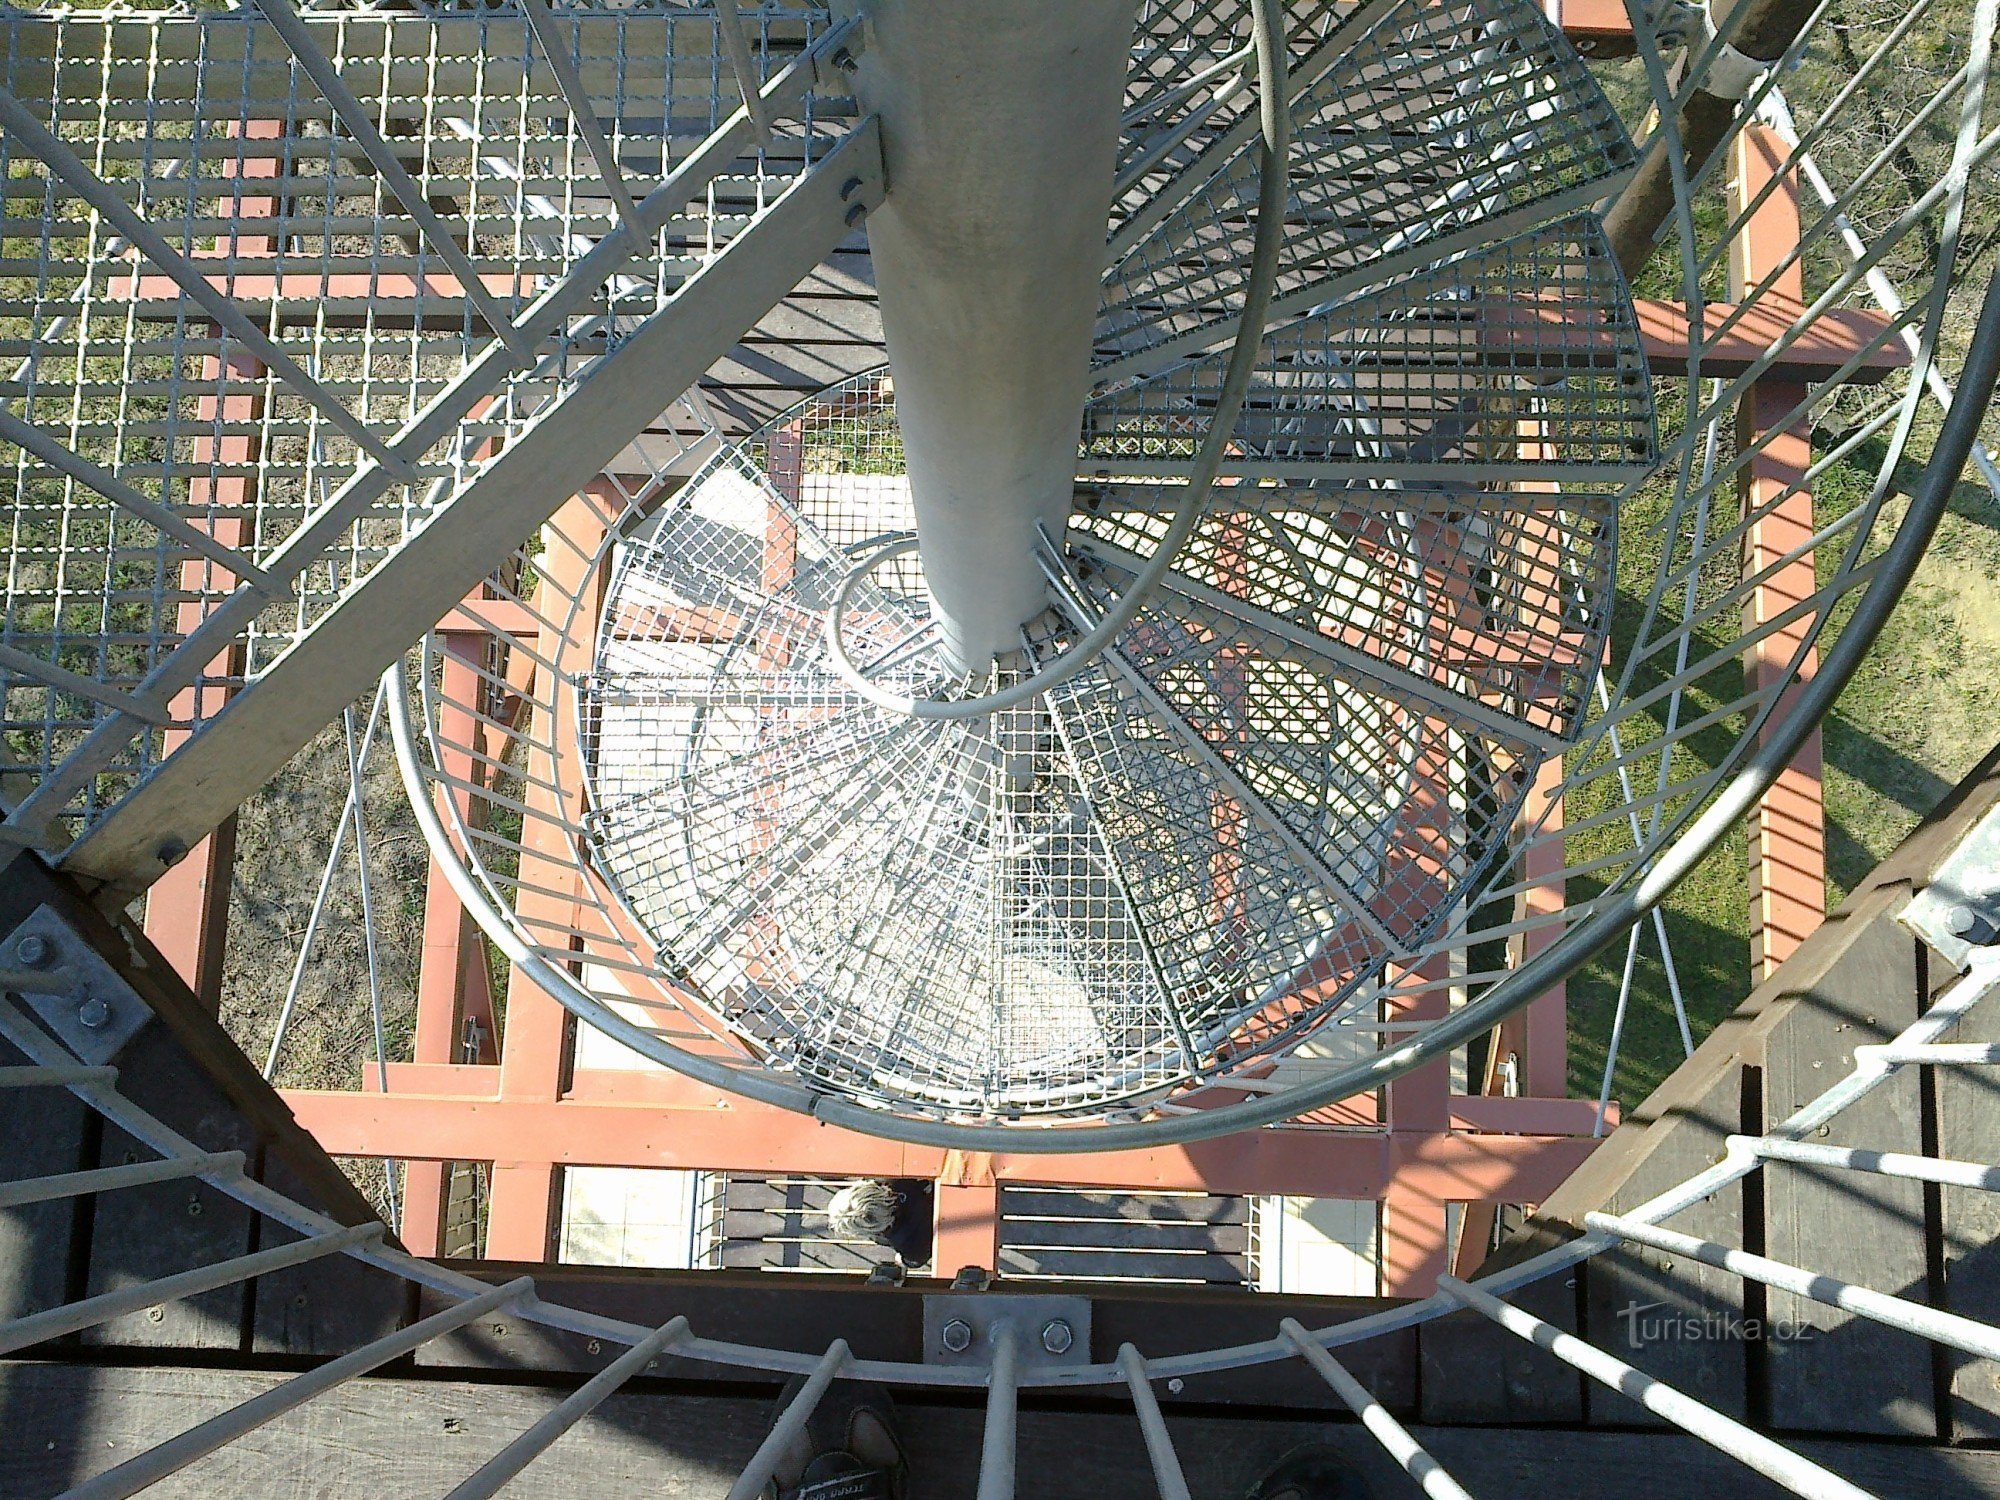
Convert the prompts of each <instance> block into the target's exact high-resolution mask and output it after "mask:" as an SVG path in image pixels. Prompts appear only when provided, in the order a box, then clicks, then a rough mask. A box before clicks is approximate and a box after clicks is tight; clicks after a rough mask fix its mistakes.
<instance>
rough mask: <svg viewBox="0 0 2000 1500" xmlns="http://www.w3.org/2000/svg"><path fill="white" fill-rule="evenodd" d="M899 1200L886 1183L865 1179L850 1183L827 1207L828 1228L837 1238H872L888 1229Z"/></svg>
mask: <svg viewBox="0 0 2000 1500" xmlns="http://www.w3.org/2000/svg"><path fill="white" fill-rule="evenodd" d="M900 1201H901V1200H900V1198H899V1197H898V1195H897V1193H896V1190H895V1189H894V1188H892V1187H890V1186H889V1184H888V1183H886V1182H878V1181H876V1180H875V1179H873V1178H865V1179H863V1180H862V1181H860V1182H854V1183H849V1184H848V1185H847V1186H846V1187H844V1188H842V1189H841V1190H840V1191H839V1192H837V1193H835V1194H834V1195H833V1200H832V1201H831V1202H830V1203H828V1204H827V1206H826V1227H827V1230H828V1231H829V1232H830V1233H831V1234H833V1235H834V1236H835V1237H836V1238H838V1239H844V1240H872V1239H874V1238H876V1236H878V1235H883V1234H887V1233H888V1232H889V1226H890V1225H892V1224H894V1223H895V1222H896V1205H897V1204H898V1203H899V1202H900Z"/></svg>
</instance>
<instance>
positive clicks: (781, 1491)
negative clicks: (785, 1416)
mask: <svg viewBox="0 0 2000 1500" xmlns="http://www.w3.org/2000/svg"><path fill="white" fill-rule="evenodd" d="M805 1383H806V1377H805V1376H803V1375H796V1376H794V1377H792V1381H791V1383H790V1384H789V1385H787V1386H786V1387H785V1389H784V1392H783V1393H782V1394H781V1395H780V1396H779V1397H778V1404H777V1406H776V1407H775V1408H774V1410H773V1413H772V1420H773V1421H774V1422H775V1421H776V1420H777V1413H778V1412H782V1411H783V1410H784V1409H785V1408H786V1407H787V1406H789V1405H791V1403H792V1399H793V1398H794V1397H795V1396H797V1395H798V1393H799V1392H800V1391H801V1390H803V1389H805ZM908 1488H909V1465H908V1464H907V1463H905V1462H904V1460H903V1445H902V1442H901V1441H900V1440H899V1439H898V1438H897V1436H896V1403H895V1401H894V1400H892V1399H891V1398H890V1395H889V1392H888V1390H887V1389H886V1388H885V1387H883V1386H879V1385H875V1384H873V1383H871V1382H868V1381H862V1380H836V1381H835V1382H834V1383H833V1384H832V1385H830V1386H828V1387H827V1391H826V1394H825V1395H824V1396H822V1397H820V1402H819V1405H818V1406H817V1407H815V1408H814V1409H813V1414H812V1418H811V1420H810V1421H808V1422H807V1423H806V1425H805V1430H804V1431H803V1432H801V1433H800V1434H799V1436H798V1438H797V1440H795V1441H794V1442H793V1444H792V1445H791V1447H790V1448H789V1449H787V1450H786V1451H785V1452H784V1453H783V1454H781V1455H780V1456H779V1459H778V1467H777V1469H776V1471H775V1472H774V1473H773V1475H772V1482H771V1484H769V1485H766V1486H765V1489H764V1495H765V1500H904V1495H905V1492H906V1491H907V1489H908Z"/></svg>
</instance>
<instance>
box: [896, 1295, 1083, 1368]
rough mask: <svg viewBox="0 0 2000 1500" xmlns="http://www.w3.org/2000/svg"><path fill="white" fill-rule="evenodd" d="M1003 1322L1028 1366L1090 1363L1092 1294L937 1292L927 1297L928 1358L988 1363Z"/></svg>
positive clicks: (938, 1362)
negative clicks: (1048, 1294)
mask: <svg viewBox="0 0 2000 1500" xmlns="http://www.w3.org/2000/svg"><path fill="white" fill-rule="evenodd" d="M1002 1325H1005V1326H1007V1327H1011V1328H1012V1329H1013V1330H1014V1349H1015V1357H1016V1359H1017V1360H1018V1361H1019V1362H1020V1364H1021V1365H1023V1366H1032V1365H1087V1364H1089V1363H1090V1299H1089V1298H1088V1297H1052V1296H1044V1295H1041V1294H1026V1293H1015V1292H932V1293H929V1294H928V1295H926V1296H925V1298H924V1363H925V1364H927V1365H981V1366H984V1365H987V1364H990V1363H991V1362H992V1359H993V1340H994V1337H995V1336H996V1335H997V1334H998V1332H999V1330H1000V1328H1001V1327H1002Z"/></svg>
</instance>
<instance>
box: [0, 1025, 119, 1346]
mask: <svg viewBox="0 0 2000 1500" xmlns="http://www.w3.org/2000/svg"><path fill="white" fill-rule="evenodd" d="M26 1061H27V1059H26V1058H25V1057H23V1056H22V1055H21V1054H20V1053H19V1052H17V1051H15V1050H14V1048H13V1047H12V1046H11V1045H9V1044H8V1043H7V1042H4V1041H0V1067H11V1066H18V1065H20V1064H23V1063H25V1062H26ZM94 1122H95V1116H94V1115H93V1114H92V1113H91V1111H90V1110H88V1109H87V1108H86V1107H85V1106H84V1105H83V1104H82V1103H81V1102H80V1101H79V1100H78V1099H77V1098H76V1096H75V1095H73V1094H71V1093H70V1092H69V1090H67V1089H5V1090H0V1180H4V1181H7V1182H18V1181H21V1180H23V1179H25V1178H30V1177H49V1176H53V1175H54V1174H56V1173H58V1172H78V1171H82V1170H84V1169H85V1168H87V1167H91V1166H94V1165H96V1161H95V1155H96V1140H97V1132H96V1127H95V1123H94ZM88 1212H89V1208H88V1205H87V1204H85V1203H81V1202H79V1201H77V1200H72V1199H62V1200H59V1201H57V1202H54V1203H35V1204H30V1205H28V1206H26V1207H23V1208H0V1321H4V1320H6V1319H10V1318H22V1317H26V1316H27V1315H28V1314H29V1313H33V1312H40V1311H41V1310H42V1309H44V1308H47V1307H54V1306H56V1305H58V1304H59V1303H62V1302H64V1301H67V1300H68V1298H69V1295H70V1264H71V1257H72V1254H73V1246H74V1243H75V1236H76V1234H77V1233H78V1230H79V1228H80V1223H79V1221H80V1218H81V1216H84V1215H87V1214H88Z"/></svg>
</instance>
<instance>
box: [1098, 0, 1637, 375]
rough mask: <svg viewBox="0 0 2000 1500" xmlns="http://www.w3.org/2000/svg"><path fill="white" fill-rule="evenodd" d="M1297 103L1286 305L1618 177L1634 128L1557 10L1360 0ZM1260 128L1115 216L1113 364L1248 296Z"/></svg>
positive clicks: (1193, 341) (1108, 365) (1604, 186)
mask: <svg viewBox="0 0 2000 1500" xmlns="http://www.w3.org/2000/svg"><path fill="white" fill-rule="evenodd" d="M1327 46H1328V50H1329V51H1330V52H1331V53H1332V54H1333V58H1334V60H1333V61H1332V64H1331V66H1330V67H1328V68H1327V69H1326V70H1325V71H1324V72H1323V73H1322V74H1320V75H1319V76H1318V77H1317V78H1314V77H1313V76H1312V75H1311V74H1310V73H1308V74H1307V76H1306V79H1305V80H1304V81H1303V82H1302V85H1301V87H1300V90H1299V92H1298V94H1297V96H1296V98H1295V100H1294V103H1293V105H1292V136H1293V141H1294V148H1293V160H1294V169H1293V177H1294V181H1295V183H1296V187H1295V189H1294V192H1293V194H1292V199H1291V202H1290V204H1289V205H1288V211H1287V220H1286V234H1285V239H1284V248H1283V253H1282V259H1281V263H1280V270H1279V277H1278V283H1277V289H1276V294H1275V301H1274V304H1273V305H1274V308H1275V309H1276V310H1277V311H1278V312H1279V313H1281V314H1286V313H1300V312H1306V311H1309V310H1311V309H1312V308H1314V307H1315V306H1316V305H1317V304H1319V303H1321V302H1326V301H1330V300H1333V299H1335V298H1336V297H1338V296H1340V295H1341V294H1342V293H1344V292H1348V291H1351V290H1354V289H1356V288H1358V287H1359V286H1360V285H1363V284H1367V283H1372V282H1377V281H1380V280H1381V279H1382V278H1383V275H1384V274H1385V273H1386V272H1387V271H1389V270H1390V269H1392V268H1397V267H1400V266H1401V265H1409V266H1412V267H1417V266H1424V265H1430V264H1434V263H1436V262H1438V261H1440V260H1442V259H1443V258H1444V257H1445V256H1446V255H1448V254H1451V253H1453V252H1455V251H1458V250H1462V249H1465V248H1468V247H1469V246H1471V245H1475V244H1483V243H1488V242H1490V241H1492V240H1494V239H1496V238H1499V237H1501V236H1503V235H1505V234H1508V233H1511V232H1513V231H1515V230H1519V229H1525V228H1531V227H1533V226H1535V225H1537V224H1540V223H1546V222H1549V221H1551V220H1553V219H1556V218H1558V217H1560V216H1561V215H1562V214H1563V213H1565V212H1567V211H1569V210H1573V209H1577V208H1582V207H1585V206H1586V205H1588V204H1590V203H1591V202H1594V201H1595V200H1596V199H1598V198H1601V197H1603V196H1604V195H1605V194H1607V193H1609V192H1611V191H1614V190H1615V189H1616V187H1617V184H1618V181H1619V180H1620V178H1621V176H1622V174H1623V173H1624V172H1625V171H1626V170H1628V169H1629V166H1630V162H1631V147H1630V144H1629V142H1628V141H1627V139H1626V136H1625V133H1624V130H1623V129H1622V128H1621V126H1620V124H1619V122H1618V119H1617V116H1616V115H1615V113H1614V112H1613V111H1612V109H1611V107H1610V105H1609V104H1608V103H1607V102H1606V101H1605V99H1604V97H1603V95H1602V93H1601V92H1600V91H1599V89H1598V88H1597V85H1596V84H1595V82H1594V81H1593V80H1592V79H1591V77H1590V74H1589V72H1588V71H1587V70H1586V69H1585V68H1584V66H1583V64H1582V62H1581V61H1580V60H1579V59H1578V58H1577V57H1576V54H1575V52H1574V51H1573V50H1572V49H1571V48H1570V47H1569V45H1568V44H1567V43H1566V42H1565V41H1563V39H1562V37H1561V35H1560V34H1559V33H1558V32H1557V31H1556V30H1555V29H1554V27H1553V26H1552V25H1551V24H1550V23H1549V21H1548V20H1547V19H1546V18H1545V17H1544V16H1543V15H1542V13H1541V11H1540V10H1539V9H1538V8H1536V7H1535V6H1532V5H1527V4H1512V3H1506V0H1499V3H1487V0H1480V3H1475V4H1464V3H1461V4H1453V5H1429V4H1415V3H1396V4H1387V5H1369V6H1363V7H1362V8H1361V9H1360V10H1359V11H1358V12H1357V13H1356V14H1355V15H1354V16H1352V17H1350V18H1349V19H1348V22H1347V24H1346V25H1345V26H1344V27H1342V28H1340V29H1338V30H1337V31H1336V32H1335V33H1334V36H1333V39H1332V41H1331V42H1329V43H1328V44H1327ZM1257 180H1258V155H1257V151H1256V148H1255V142H1254V140H1253V139H1251V138H1249V137H1247V136H1244V137H1237V138H1226V139H1223V140H1219V141H1217V142H1216V143H1215V144H1214V145H1213V146H1212V147H1211V148H1210V150H1209V151H1207V152H1206V153H1204V155H1203V157H1202V158H1201V159H1199V160H1197V161H1196V162H1195V163H1194V164H1192V165H1191V166H1190V167H1189V168H1188V169H1187V170H1186V171H1184V172H1183V173H1182V174H1181V175H1180V176H1179V177H1178V178H1177V179H1176V180H1175V181H1174V182H1173V183H1172V184H1171V185H1170V186H1169V187H1168V188H1167V189H1165V190H1164V191H1163V192H1162V193H1160V194H1159V195H1158V196H1157V197H1156V200H1155V204H1154V208H1153V211H1152V212H1150V213H1147V214H1145V215H1135V216H1134V217H1133V218H1131V219H1129V220H1127V221H1126V223H1124V224H1123V225H1121V226H1120V227H1119V229H1118V230H1117V232H1116V233H1114V235H1113V236H1112V240H1111V250H1112V266H1111V271H1110V273H1109V275H1108V277H1107V280H1106V283H1105V298H1104V309H1103V312H1102V315H1101V317H1100V321H1099V326H1098V362H1099V367H1100V371H1101V373H1103V374H1104V375H1105V376H1106V378H1117V377H1118V376H1121V375H1124V374H1126V373H1128V372H1138V373H1144V372H1148V371H1151V370H1157V369H1160V368H1164V367H1165V366H1166V365H1168V364H1169V363H1171V362H1172V361H1173V360H1174V359H1177V358H1183V357H1186V356H1187V355H1189V354H1193V353H1198V352H1201V351H1202V350H1204V349H1206V348H1208V347H1212V346H1213V345H1216V344H1219V343H1221V342H1223V341H1224V340H1225V339H1227V338H1228V337H1229V336H1230V334H1231V333H1232V331H1233V329H1234V326H1235V321H1236V317H1237V314H1238V313H1239V312H1240V308H1241V295H1242V289H1243V285H1244V268H1245V266H1246V265H1247V264H1248V259H1249V250H1250V233H1251V228H1250V225H1251V221H1252V220H1253V219H1254V210H1255V204H1256V200H1257V193H1258V189H1257Z"/></svg>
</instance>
